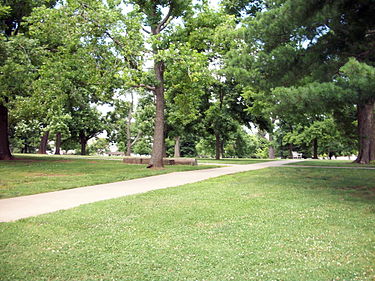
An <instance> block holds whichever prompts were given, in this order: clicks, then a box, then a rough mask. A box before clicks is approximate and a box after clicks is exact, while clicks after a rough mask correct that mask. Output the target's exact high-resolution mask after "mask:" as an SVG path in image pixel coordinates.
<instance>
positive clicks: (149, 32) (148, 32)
mask: <svg viewBox="0 0 375 281" xmlns="http://www.w3.org/2000/svg"><path fill="white" fill-rule="evenodd" d="M142 30H143V31H144V32H146V33H147V34H151V31H148V30H147V29H146V28H144V27H142Z"/></svg>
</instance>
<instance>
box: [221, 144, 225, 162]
mask: <svg viewBox="0 0 375 281" xmlns="http://www.w3.org/2000/svg"><path fill="white" fill-rule="evenodd" d="M220 152H221V158H224V157H225V155H224V152H225V150H224V140H221V142H220Z"/></svg>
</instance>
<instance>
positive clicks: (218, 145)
mask: <svg viewBox="0 0 375 281" xmlns="http://www.w3.org/2000/svg"><path fill="white" fill-rule="evenodd" d="M220 148H221V142H220V134H219V133H215V159H216V160H219V159H220V150H221V149H220Z"/></svg>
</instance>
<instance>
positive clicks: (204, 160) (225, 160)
mask: <svg viewBox="0 0 375 281" xmlns="http://www.w3.org/2000/svg"><path fill="white" fill-rule="evenodd" d="M275 160H278V159H253V158H222V159H219V160H216V159H213V158H198V163H221V164H240V165H246V164H256V163H262V162H269V161H275Z"/></svg>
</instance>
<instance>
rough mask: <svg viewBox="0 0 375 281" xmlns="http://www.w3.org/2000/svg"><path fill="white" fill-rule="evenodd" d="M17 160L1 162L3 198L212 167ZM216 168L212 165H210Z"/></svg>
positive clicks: (41, 158) (68, 159) (22, 157)
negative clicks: (157, 167)
mask: <svg viewBox="0 0 375 281" xmlns="http://www.w3.org/2000/svg"><path fill="white" fill-rule="evenodd" d="M17 158H18V160H12V161H0V198H8V197H15V196H22V195H30V194H36V193H41V192H48V191H56V190H62V189H70V188H74V187H81V186H88V185H95V184H101V183H109V182H116V181H124V180H129V179H134V178H141V177H147V176H152V175H158V174H165V173H171V172H177V171H188V170H195V169H205V168H208V167H209V166H182V165H180V166H166V167H165V169H163V170H152V169H147V168H146V165H129V164H124V163H122V162H121V161H107V160H99V159H77V158H75V157H70V156H66V157H58V156H27V155H17ZM211 167H213V166H211Z"/></svg>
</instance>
